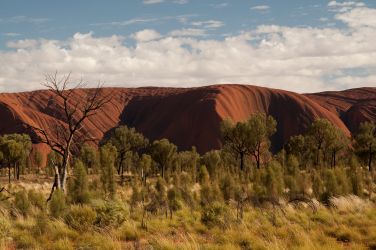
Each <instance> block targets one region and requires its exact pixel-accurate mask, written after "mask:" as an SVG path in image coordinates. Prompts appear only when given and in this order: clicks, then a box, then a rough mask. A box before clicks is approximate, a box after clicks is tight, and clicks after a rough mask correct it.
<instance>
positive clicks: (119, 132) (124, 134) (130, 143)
mask: <svg viewBox="0 0 376 250" xmlns="http://www.w3.org/2000/svg"><path fill="white" fill-rule="evenodd" d="M108 142H109V143H111V144H112V145H114V146H115V148H116V150H117V160H116V163H117V166H118V173H119V174H121V175H122V174H123V171H124V164H125V161H127V160H129V159H130V158H131V157H132V156H133V154H134V153H137V151H138V150H140V149H142V148H145V147H146V146H147V145H148V144H149V141H148V139H146V138H145V137H144V136H143V135H142V134H140V133H138V132H136V130H135V129H134V128H128V127H127V126H125V125H123V126H120V127H118V128H116V129H115V131H114V134H113V135H112V136H111V138H110V139H109V141H108Z"/></svg>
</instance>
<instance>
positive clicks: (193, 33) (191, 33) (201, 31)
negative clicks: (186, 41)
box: [168, 28, 206, 37]
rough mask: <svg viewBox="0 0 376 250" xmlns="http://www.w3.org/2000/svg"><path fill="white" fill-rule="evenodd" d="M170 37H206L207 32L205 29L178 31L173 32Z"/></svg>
mask: <svg viewBox="0 0 376 250" xmlns="http://www.w3.org/2000/svg"><path fill="white" fill-rule="evenodd" d="M168 34H169V35H170V36H188V37H195V36H205V35H206V31H205V30H204V29H187V28H183V29H178V30H173V31H171V32H169V33H168Z"/></svg>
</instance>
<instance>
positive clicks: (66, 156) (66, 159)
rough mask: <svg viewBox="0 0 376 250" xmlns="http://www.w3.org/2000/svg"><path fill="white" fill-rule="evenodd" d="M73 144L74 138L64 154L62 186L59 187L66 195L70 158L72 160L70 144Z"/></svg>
mask: <svg viewBox="0 0 376 250" xmlns="http://www.w3.org/2000/svg"><path fill="white" fill-rule="evenodd" d="M71 142H72V137H71V138H70V140H69V141H68V143H67V147H66V150H65V152H64V157H63V165H62V169H61V172H60V173H59V174H60V185H59V186H58V187H59V188H60V189H61V190H62V191H63V192H64V193H65V194H66V191H67V190H66V188H65V186H66V181H67V177H68V164H69V158H70V153H69V151H70V144H71Z"/></svg>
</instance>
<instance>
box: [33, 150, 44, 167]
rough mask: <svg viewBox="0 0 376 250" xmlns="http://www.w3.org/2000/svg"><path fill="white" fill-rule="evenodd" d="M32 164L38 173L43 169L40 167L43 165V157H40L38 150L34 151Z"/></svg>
mask: <svg viewBox="0 0 376 250" xmlns="http://www.w3.org/2000/svg"><path fill="white" fill-rule="evenodd" d="M34 162H35V164H36V165H37V168H38V172H39V171H40V169H41V168H42V167H43V166H42V164H43V155H42V153H41V152H40V151H39V150H36V151H35V153H34Z"/></svg>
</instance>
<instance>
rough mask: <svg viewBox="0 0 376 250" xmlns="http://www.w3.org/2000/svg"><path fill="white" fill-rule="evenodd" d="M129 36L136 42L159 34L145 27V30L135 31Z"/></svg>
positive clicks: (156, 37) (151, 38)
mask: <svg viewBox="0 0 376 250" xmlns="http://www.w3.org/2000/svg"><path fill="white" fill-rule="evenodd" d="M131 37H132V38H133V39H135V40H136V41H138V42H147V41H151V40H155V39H158V38H161V34H159V33H158V32H157V31H155V30H150V29H145V30H141V31H138V32H136V33H135V34H133V35H132V36H131Z"/></svg>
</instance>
